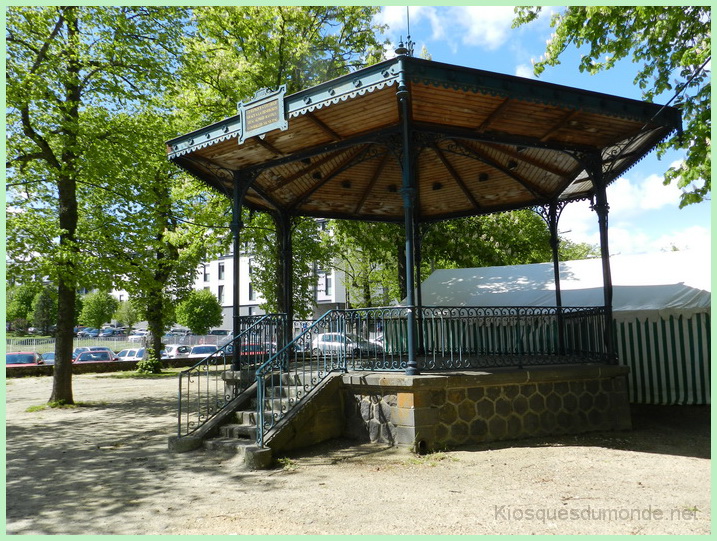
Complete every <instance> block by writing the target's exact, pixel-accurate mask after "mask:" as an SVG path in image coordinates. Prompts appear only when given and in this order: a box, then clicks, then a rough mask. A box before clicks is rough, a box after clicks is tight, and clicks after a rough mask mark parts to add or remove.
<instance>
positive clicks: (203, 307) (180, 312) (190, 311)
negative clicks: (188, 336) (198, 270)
mask: <svg viewBox="0 0 717 541" xmlns="http://www.w3.org/2000/svg"><path fill="white" fill-rule="evenodd" d="M176 314H177V323H179V324H180V325H184V326H185V327H187V328H188V329H189V330H190V331H192V332H193V333H194V334H207V333H208V332H209V329H211V328H212V327H216V326H218V325H221V324H222V321H223V318H222V305H221V304H219V301H218V300H217V298H216V297H215V296H214V294H213V293H212V292H211V291H209V290H208V289H198V290H194V291H192V292H190V293H189V295H187V297H186V298H185V299H184V300H183V301H182V302H180V303H179V304H178V305H177V310H176Z"/></svg>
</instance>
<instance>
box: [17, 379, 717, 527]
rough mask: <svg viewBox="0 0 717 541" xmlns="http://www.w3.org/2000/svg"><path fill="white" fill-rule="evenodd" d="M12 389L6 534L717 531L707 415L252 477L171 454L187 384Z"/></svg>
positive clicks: (376, 451)
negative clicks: (66, 393) (55, 403)
mask: <svg viewBox="0 0 717 541" xmlns="http://www.w3.org/2000/svg"><path fill="white" fill-rule="evenodd" d="M73 382H74V393H75V400H77V401H79V402H85V403H89V404H88V405H86V406H84V407H79V408H75V409H53V410H50V409H45V410H42V411H35V412H27V411H26V410H27V408H28V407H30V406H36V405H42V404H43V403H44V402H45V401H46V400H47V398H48V397H49V394H50V387H51V379H50V378H49V377H34V378H23V379H10V380H8V381H7V384H6V426H7V457H6V460H7V462H6V473H7V498H6V515H7V519H6V520H7V526H6V530H7V533H8V534H553V533H559V534H686V533H692V534H708V533H710V460H709V453H710V437H709V410H708V408H697V407H682V408H666V407H641V408H635V410H634V414H633V417H634V419H633V423H634V425H635V429H634V430H633V431H631V432H611V433H599V434H590V435H582V436H566V437H556V438H546V439H543V440H525V441H522V442H517V443H513V444H510V445H508V444H505V445H504V444H500V445H498V444H494V445H482V446H480V447H475V448H470V449H462V450H460V451H452V452H446V453H437V454H433V455H428V456H425V457H415V456H413V455H411V454H408V453H406V452H405V451H401V450H397V449H386V448H384V447H377V446H372V445H359V446H351V443H350V442H343V441H341V442H332V443H331V444H328V445H324V446H322V447H321V448H317V449H314V450H313V451H312V452H311V453H309V454H303V455H300V456H292V457H287V458H285V459H283V460H282V461H281V463H280V465H279V466H278V467H277V468H276V469H274V470H270V471H260V472H250V471H246V470H244V469H242V468H241V465H240V464H238V463H237V460H236V459H225V458H221V457H218V456H215V455H211V454H205V453H203V452H194V453H188V454H182V455H171V454H169V453H168V451H167V437H168V436H169V435H171V434H172V433H173V431H174V430H175V426H176V418H175V402H176V392H177V391H176V390H177V385H176V380H175V379H174V378H168V379H117V378H112V377H109V376H108V375H78V376H75V377H74V379H73Z"/></svg>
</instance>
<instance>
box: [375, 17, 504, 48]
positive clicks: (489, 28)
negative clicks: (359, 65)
mask: <svg viewBox="0 0 717 541" xmlns="http://www.w3.org/2000/svg"><path fill="white" fill-rule="evenodd" d="M409 17H410V23H411V25H413V24H414V23H418V22H419V21H422V20H425V21H428V23H429V25H430V28H431V36H430V38H429V39H431V40H444V41H446V43H447V44H448V46H449V47H451V48H454V49H455V48H457V47H458V44H459V43H462V44H463V45H469V46H477V47H481V48H484V49H488V50H495V49H497V48H499V47H500V46H502V45H503V44H505V43H506V42H507V41H508V37H509V35H510V30H511V25H512V22H513V17H514V13H513V8H512V7H510V6H493V7H491V6H465V7H463V6H452V7H441V8H434V7H428V6H411V7H410V8H409ZM374 20H375V21H376V22H377V23H379V24H386V25H388V26H389V31H388V33H389V35H390V36H391V39H397V38H398V37H399V36H400V37H403V38H404V39H405V37H406V33H407V32H408V29H407V25H406V7H405V6H385V7H383V8H382V9H381V12H380V13H379V14H378V15H376V17H375V18H374ZM458 36H460V38H458ZM422 37H423V38H424V39H426V37H425V36H422Z"/></svg>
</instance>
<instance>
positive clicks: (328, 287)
mask: <svg viewBox="0 0 717 541" xmlns="http://www.w3.org/2000/svg"><path fill="white" fill-rule="evenodd" d="M324 292H325V293H326V294H327V295H333V284H332V283H331V273H328V272H327V273H326V274H324Z"/></svg>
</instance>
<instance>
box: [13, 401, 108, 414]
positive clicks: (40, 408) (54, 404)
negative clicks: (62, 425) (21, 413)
mask: <svg viewBox="0 0 717 541" xmlns="http://www.w3.org/2000/svg"><path fill="white" fill-rule="evenodd" d="M106 405H107V402H75V403H74V404H68V403H66V402H64V401H62V400H60V401H57V402H48V403H47V404H40V405H38V406H30V407H29V408H27V409H26V410H25V411H26V412H28V413H34V412H36V411H43V410H46V409H75V408H94V407H98V406H106Z"/></svg>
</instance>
